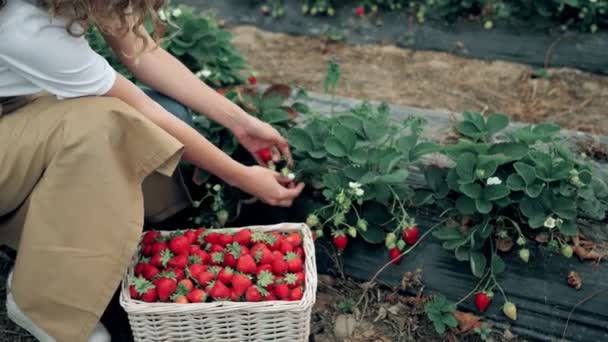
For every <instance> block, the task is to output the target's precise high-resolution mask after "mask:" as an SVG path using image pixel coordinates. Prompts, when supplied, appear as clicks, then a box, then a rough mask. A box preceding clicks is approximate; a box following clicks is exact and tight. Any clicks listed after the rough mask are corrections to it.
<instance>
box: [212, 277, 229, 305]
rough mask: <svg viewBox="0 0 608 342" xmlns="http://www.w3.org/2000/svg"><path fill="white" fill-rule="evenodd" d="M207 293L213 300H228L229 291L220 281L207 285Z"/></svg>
mask: <svg viewBox="0 0 608 342" xmlns="http://www.w3.org/2000/svg"><path fill="white" fill-rule="evenodd" d="M209 287H210V288H209V290H208V291H207V293H208V294H209V295H210V296H211V298H213V299H215V300H220V299H230V295H231V293H230V289H229V288H228V287H227V286H226V285H224V283H222V282H221V281H216V282H213V283H212V284H210V285H209Z"/></svg>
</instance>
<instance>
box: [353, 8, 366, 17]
mask: <svg viewBox="0 0 608 342" xmlns="http://www.w3.org/2000/svg"><path fill="white" fill-rule="evenodd" d="M355 14H356V15H357V17H362V16H364V15H365V8H363V6H359V7H357V8H356V9H355Z"/></svg>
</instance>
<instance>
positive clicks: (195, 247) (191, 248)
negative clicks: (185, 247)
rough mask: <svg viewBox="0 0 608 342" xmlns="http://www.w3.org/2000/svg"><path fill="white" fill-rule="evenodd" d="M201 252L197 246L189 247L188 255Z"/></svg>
mask: <svg viewBox="0 0 608 342" xmlns="http://www.w3.org/2000/svg"><path fill="white" fill-rule="evenodd" d="M200 250H201V246H199V245H190V253H189V254H190V255H196V253H198V252H199V251H200Z"/></svg>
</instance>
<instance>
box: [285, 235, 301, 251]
mask: <svg viewBox="0 0 608 342" xmlns="http://www.w3.org/2000/svg"><path fill="white" fill-rule="evenodd" d="M285 241H287V242H289V243H290V244H291V245H292V246H294V247H298V246H300V245H301V244H302V236H300V233H296V232H293V233H291V234H289V235H287V237H286V238H285Z"/></svg>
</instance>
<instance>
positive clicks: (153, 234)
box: [142, 230, 160, 245]
mask: <svg viewBox="0 0 608 342" xmlns="http://www.w3.org/2000/svg"><path fill="white" fill-rule="evenodd" d="M159 236H160V232H159V231H154V230H151V231H147V232H146V233H145V234H144V237H143V239H142V242H143V243H144V244H145V245H151V244H154V243H155V242H157V239H158V237H159Z"/></svg>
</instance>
